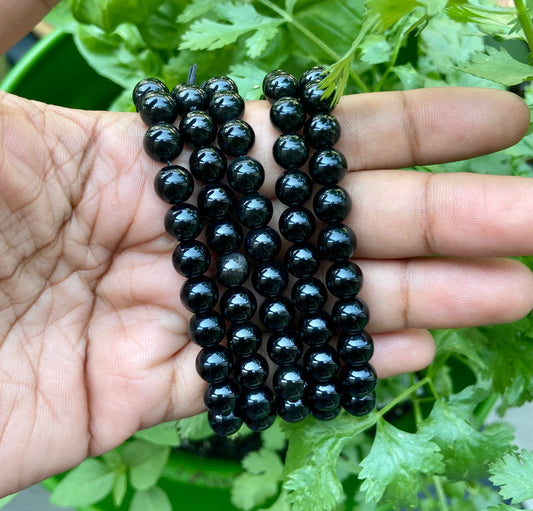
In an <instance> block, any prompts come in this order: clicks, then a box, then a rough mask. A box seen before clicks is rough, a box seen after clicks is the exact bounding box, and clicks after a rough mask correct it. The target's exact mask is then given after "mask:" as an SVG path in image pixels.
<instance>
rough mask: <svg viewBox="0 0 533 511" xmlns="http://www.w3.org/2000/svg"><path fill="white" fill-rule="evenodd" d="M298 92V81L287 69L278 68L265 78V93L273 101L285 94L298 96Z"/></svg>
mask: <svg viewBox="0 0 533 511" xmlns="http://www.w3.org/2000/svg"><path fill="white" fill-rule="evenodd" d="M298 93H299V90H298V81H297V80H296V78H295V77H294V76H293V75H291V74H290V73H287V72H286V71H282V70H281V69H276V70H275V71H271V72H270V73H268V74H267V75H266V76H265V78H264V79H263V94H264V95H265V98H267V99H268V101H270V102H271V103H272V102H274V101H276V99H279V98H283V97H285V96H293V97H296V96H298Z"/></svg>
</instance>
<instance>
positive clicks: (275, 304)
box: [259, 296, 294, 332]
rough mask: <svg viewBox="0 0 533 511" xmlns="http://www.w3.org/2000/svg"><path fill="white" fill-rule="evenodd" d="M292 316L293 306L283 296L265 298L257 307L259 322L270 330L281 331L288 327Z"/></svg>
mask: <svg viewBox="0 0 533 511" xmlns="http://www.w3.org/2000/svg"><path fill="white" fill-rule="evenodd" d="M293 318H294V307H293V306H292V303H291V302H290V301H289V300H288V299H287V298H285V297H284V296H276V297H273V298H265V299H264V300H263V303H262V304H261V306H260V307H259V320H260V321H261V324H262V325H263V326H264V327H265V328H267V329H268V330H270V331H272V332H282V331H284V330H286V329H287V328H289V327H290V325H291V323H292V320H293Z"/></svg>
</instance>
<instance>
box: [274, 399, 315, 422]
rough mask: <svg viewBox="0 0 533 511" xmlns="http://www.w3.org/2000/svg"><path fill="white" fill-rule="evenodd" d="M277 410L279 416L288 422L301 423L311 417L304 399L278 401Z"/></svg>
mask: <svg viewBox="0 0 533 511" xmlns="http://www.w3.org/2000/svg"><path fill="white" fill-rule="evenodd" d="M276 409H277V412H278V415H279V416H280V417H281V418H282V419H283V420H284V421H286V422H300V421H302V420H304V419H305V418H306V417H307V416H308V415H309V406H307V404H306V403H305V401H304V400H303V399H298V400H296V401H287V400H286V399H281V398H279V399H276Z"/></svg>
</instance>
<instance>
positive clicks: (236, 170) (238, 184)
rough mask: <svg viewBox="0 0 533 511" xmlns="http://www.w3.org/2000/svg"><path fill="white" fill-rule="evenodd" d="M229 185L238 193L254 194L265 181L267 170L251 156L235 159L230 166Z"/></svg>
mask: <svg viewBox="0 0 533 511" xmlns="http://www.w3.org/2000/svg"><path fill="white" fill-rule="evenodd" d="M227 175H228V184H229V185H230V186H231V187H232V188H233V189H234V190H235V191H236V192H238V193H252V192H256V191H257V190H259V188H261V186H262V184H263V182H264V181H265V169H264V168H263V165H261V164H260V163H259V162H258V161H257V160H256V159H254V158H251V157H250V156H240V157H239V158H235V160H233V161H232V162H231V163H230V164H229V166H228V173H227Z"/></svg>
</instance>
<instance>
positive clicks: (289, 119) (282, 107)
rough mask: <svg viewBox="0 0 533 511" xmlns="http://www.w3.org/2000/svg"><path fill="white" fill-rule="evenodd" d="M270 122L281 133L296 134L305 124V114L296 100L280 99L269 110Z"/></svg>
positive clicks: (289, 98)
mask: <svg viewBox="0 0 533 511" xmlns="http://www.w3.org/2000/svg"><path fill="white" fill-rule="evenodd" d="M270 121H271V122H272V124H273V125H274V126H275V127H276V128H278V130H280V131H281V132H282V133H296V132H297V131H300V129H302V126H303V125H304V123H305V112H304V109H303V106H302V104H301V103H300V101H299V100H298V99H296V98H291V97H284V98H280V99H278V100H277V101H275V103H274V104H273V105H272V107H271V108H270Z"/></svg>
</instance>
